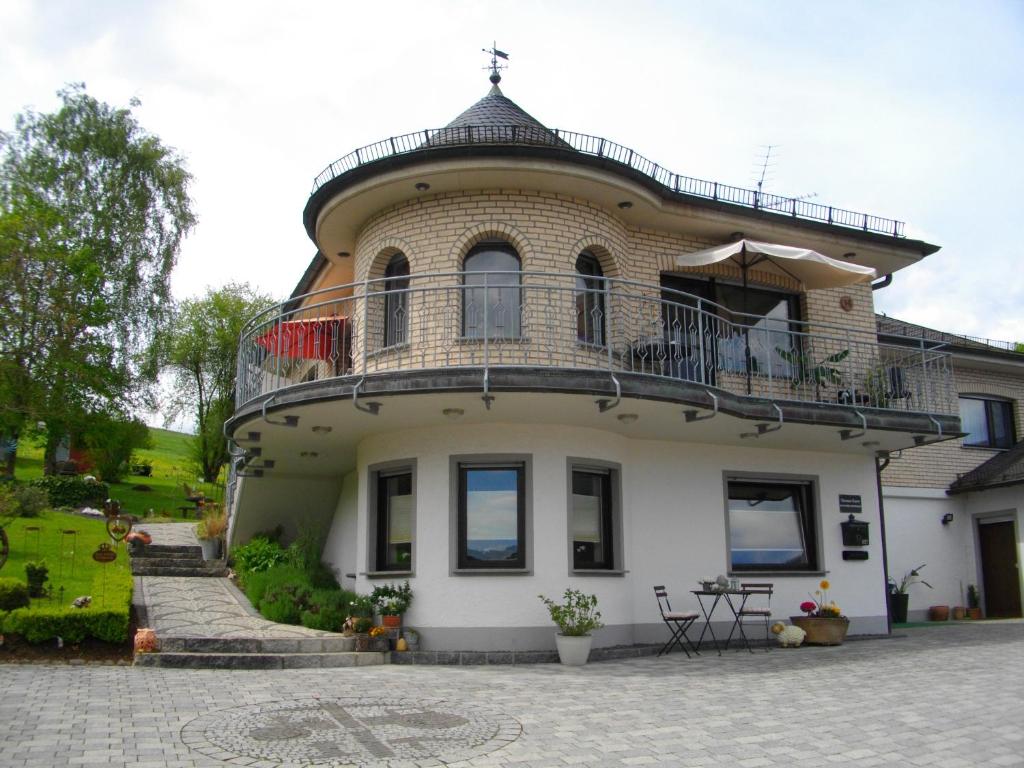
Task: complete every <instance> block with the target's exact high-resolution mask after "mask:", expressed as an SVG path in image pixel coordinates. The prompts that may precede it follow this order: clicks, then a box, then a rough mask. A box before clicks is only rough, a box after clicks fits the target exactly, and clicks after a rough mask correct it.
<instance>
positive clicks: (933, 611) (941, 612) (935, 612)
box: [928, 605, 949, 621]
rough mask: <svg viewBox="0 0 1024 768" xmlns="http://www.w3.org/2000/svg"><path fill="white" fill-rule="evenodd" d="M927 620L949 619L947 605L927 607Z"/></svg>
mask: <svg viewBox="0 0 1024 768" xmlns="http://www.w3.org/2000/svg"><path fill="white" fill-rule="evenodd" d="M928 620H929V621H949V606H948V605H933V606H930V607H929V608H928Z"/></svg>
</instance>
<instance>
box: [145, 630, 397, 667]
mask: <svg viewBox="0 0 1024 768" xmlns="http://www.w3.org/2000/svg"><path fill="white" fill-rule="evenodd" d="M349 647H350V644H349V642H348V640H347V638H341V637H303V638H264V639H257V638H216V637H209V638H205V637H182V638H175V637H169V638H164V639H161V641H160V652H159V653H137V654H135V666H137V667H169V668H175V669H334V668H338V667H365V666H375V665H378V664H387V663H388V661H389V660H390V654H389V653H374V652H370V653H367V652H361V653H355V652H353V651H350V650H346V649H347V648H349Z"/></svg>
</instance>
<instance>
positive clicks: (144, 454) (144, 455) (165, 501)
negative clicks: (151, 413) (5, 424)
mask: <svg viewBox="0 0 1024 768" xmlns="http://www.w3.org/2000/svg"><path fill="white" fill-rule="evenodd" d="M149 434H150V436H151V437H152V438H153V447H152V448H148V449H144V450H139V451H136V452H135V456H134V459H133V460H134V461H135V462H140V461H149V462H150V463H152V465H153V474H152V475H151V476H150V477H136V476H132V475H126V476H125V477H124V478H123V481H124V482H120V483H111V484H110V497H111V498H113V499H117V500H118V501H120V502H121V507H122V509H123V511H124V512H126V513H128V514H131V515H136V516H137V517H146V516H148V515H149V511H150V510H153V514H154V515H157V516H167V515H169V516H171V517H175V518H179V519H180V518H183V517H188V518H189V519H193V518H194V517H195V515H194V514H193V513H192V512H191V510H182V509H181V508H182V507H188V506H190V505H189V502H188V501H186V499H185V492H184V488H183V487H182V486H183V484H184V483H188V484H189V485H190V486H192V487H193V488H198V489H200V490H201V491H203V493H205V494H206V497H207V498H208V499H213V500H215V501H220V500H222V497H223V486H221V485H215V484H213V483H203V482H200V480H199V479H198V478H197V477H196V474H195V471H194V469H193V468H192V462H191V460H190V459H189V452H188V441H189V440H190V439H191V438H190V436H189V435H186V434H184V433H182V432H171V431H169V430H166V429H155V428H152V427H151V428H150V430H149ZM42 476H43V446H42V444H31V443H29V442H28V441H22V442H21V443H20V444H19V446H18V461H17V465H16V467H15V477H16V478H17V479H18V480H21V481H26V480H32V479H35V478H37V477H42Z"/></svg>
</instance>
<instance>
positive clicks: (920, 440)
mask: <svg viewBox="0 0 1024 768" xmlns="http://www.w3.org/2000/svg"><path fill="white" fill-rule="evenodd" d="M928 418H929V419H931V422H932V424H934V425H935V429H936V430H937V431H936V433H935V438H934V439H933V440H929V439H928V435H914V445H915V446H921V445H928V444H929V443H937V442H939V441H940V440H942V424H940V423H939V421H938V419H936V418H935V417H934V416H929V417H928Z"/></svg>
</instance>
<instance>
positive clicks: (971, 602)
mask: <svg viewBox="0 0 1024 768" xmlns="http://www.w3.org/2000/svg"><path fill="white" fill-rule="evenodd" d="M1021 351H1024V350H1021ZM980 606H981V596H980V595H979V594H978V588H977V587H976V586H975V585H974V584H968V585H967V607H968V608H978V607H980Z"/></svg>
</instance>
